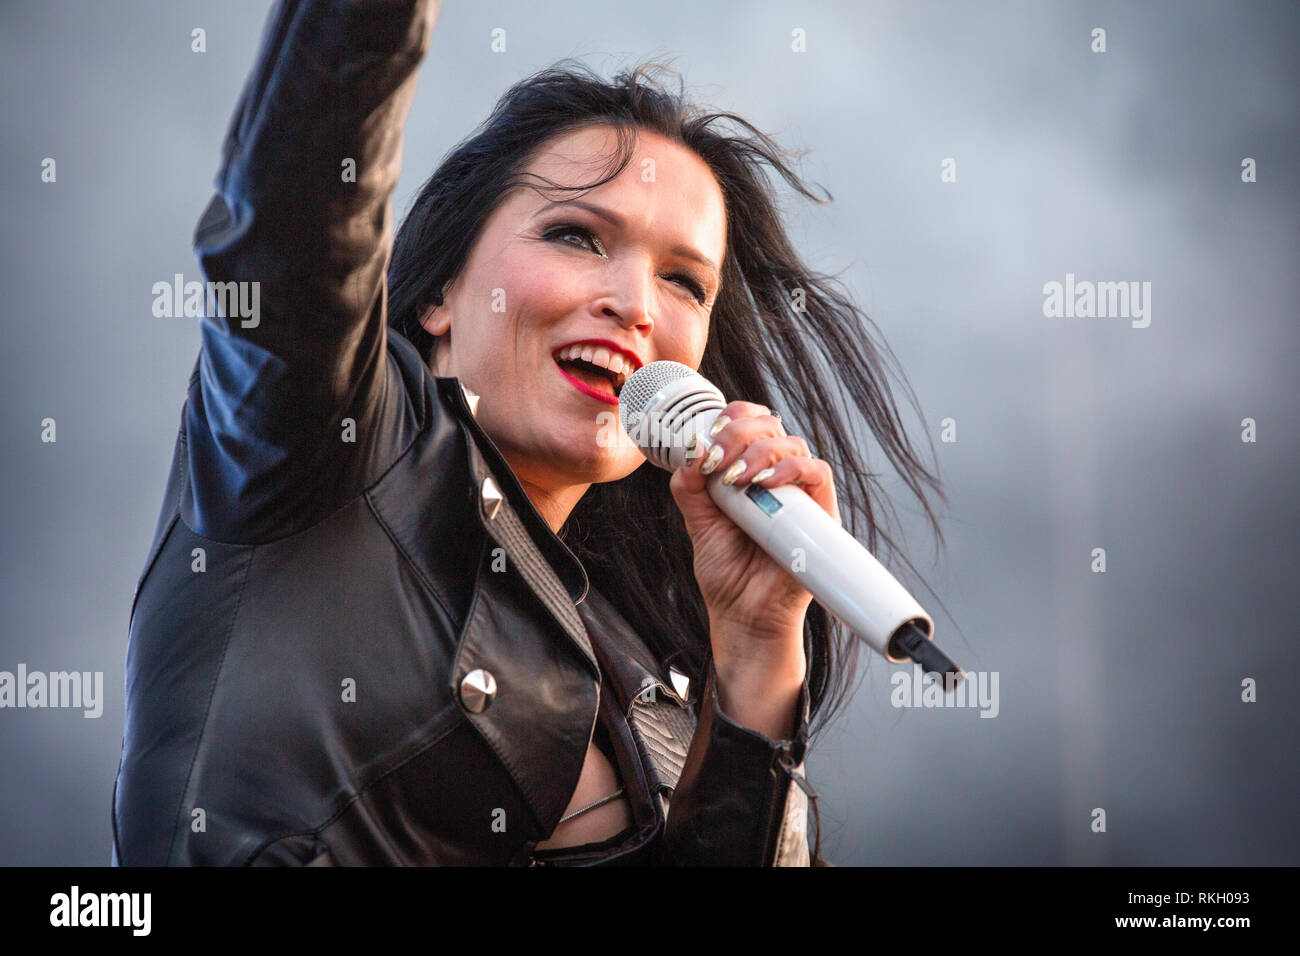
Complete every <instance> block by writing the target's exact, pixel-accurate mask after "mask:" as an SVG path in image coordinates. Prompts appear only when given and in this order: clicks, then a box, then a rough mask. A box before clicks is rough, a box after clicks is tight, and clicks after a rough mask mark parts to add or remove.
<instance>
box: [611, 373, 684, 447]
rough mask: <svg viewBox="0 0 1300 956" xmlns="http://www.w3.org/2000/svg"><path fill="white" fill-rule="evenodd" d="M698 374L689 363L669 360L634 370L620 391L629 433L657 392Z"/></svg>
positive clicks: (623, 415) (619, 401)
mask: <svg viewBox="0 0 1300 956" xmlns="http://www.w3.org/2000/svg"><path fill="white" fill-rule="evenodd" d="M697 374H699V373H697V372H696V371H695V369H693V368H691V367H690V366H689V365H683V364H682V363H681V362H669V361H667V360H660V361H658V362H650V363H649V364H647V365H642V366H641V367H640V368H639V369H637V370H636V371H635V372H633V373H632V375H631V376H630V377H629V378H628V380H627V381H626V382H624V383H623V388H622V389H621V390H620V391H619V393H618V408H619V413H620V416H621V417H622V419H623V427H624V428H625V429H627V431H628V434H631V433H632V427H633V426H634V425H635V424H636V422H637V421H638V420H639V419H640V418H641V416H642V414H644V412H645V409H646V406H647V405H649V404H650V399H652V398H654V396H655V393H656V392H658V391H659V390H660V389H661V388H663V387H664V386H665V385H667V384H668V383H669V382H675V381H677V380H678V379H680V378H687V377H688V376H691V375H697Z"/></svg>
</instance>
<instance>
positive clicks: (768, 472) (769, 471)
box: [749, 468, 776, 485]
mask: <svg viewBox="0 0 1300 956" xmlns="http://www.w3.org/2000/svg"><path fill="white" fill-rule="evenodd" d="M775 474H776V469H775V468H764V469H763V470H762V471H760V472H759V473H758V474H757V475H755V476H754V477H753V478H751V479H749V483H750V484H751V485H753V484H757V483H758V482H760V481H767V479H769V478H771V477H772V476H773V475H775Z"/></svg>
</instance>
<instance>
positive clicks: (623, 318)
mask: <svg viewBox="0 0 1300 956" xmlns="http://www.w3.org/2000/svg"><path fill="white" fill-rule="evenodd" d="M613 281H614V288H613V289H612V290H611V291H610V292H609V293H608V294H606V295H603V296H601V297H600V298H599V299H597V300H596V302H595V303H593V305H594V306H596V307H597V308H598V309H599V311H600V313H601V314H602V315H605V316H608V317H609V318H613V319H617V320H618V322H619V324H620V325H622V326H623V327H624V328H625V329H630V330H632V331H634V332H636V333H637V334H638V335H649V334H650V332H651V331H653V329H654V325H655V320H654V318H653V317H652V316H651V314H650V302H651V300H652V298H653V293H654V281H653V277H652V276H650V275H649V267H648V266H647V265H646V264H645V263H644V262H643V261H640V260H637V261H635V262H628V263H627V264H625V266H624V267H623V268H622V269H620V270H619V271H618V275H617V277H615V278H614V280H613Z"/></svg>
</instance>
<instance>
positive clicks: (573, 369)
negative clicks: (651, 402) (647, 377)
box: [552, 343, 636, 400]
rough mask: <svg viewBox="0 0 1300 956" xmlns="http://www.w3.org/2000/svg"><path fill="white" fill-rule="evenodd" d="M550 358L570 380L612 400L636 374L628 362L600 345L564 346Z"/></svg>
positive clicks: (631, 362) (623, 357)
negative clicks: (629, 378)
mask: <svg viewBox="0 0 1300 956" xmlns="http://www.w3.org/2000/svg"><path fill="white" fill-rule="evenodd" d="M552 358H554V359H555V363H556V364H557V365H559V366H560V370H561V371H562V372H564V374H565V375H567V376H568V377H569V378H570V379H574V380H575V381H576V382H577V383H580V384H582V385H585V386H586V387H587V388H589V389H592V390H594V391H596V392H598V393H600V395H603V396H606V397H612V398H614V399H615V400H617V398H618V394H619V392H621V391H622V390H623V385H624V384H625V383H626V382H627V380H628V377H629V376H630V375H631V374H632V373H633V372H634V371H636V363H635V362H633V361H632V359H630V358H627V357H626V356H624V355H621V354H620V353H618V352H615V351H614V350H613V349H610V348H607V347H605V346H603V345H591V344H590V343H587V344H582V343H579V344H577V345H569V346H565V347H564V348H562V349H557V350H556V351H555V352H554V353H553V354H552Z"/></svg>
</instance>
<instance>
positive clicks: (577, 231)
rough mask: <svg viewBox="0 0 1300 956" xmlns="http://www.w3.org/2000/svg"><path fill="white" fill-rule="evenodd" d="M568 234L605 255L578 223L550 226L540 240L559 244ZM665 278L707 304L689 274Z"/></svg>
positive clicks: (705, 294)
mask: <svg viewBox="0 0 1300 956" xmlns="http://www.w3.org/2000/svg"><path fill="white" fill-rule="evenodd" d="M570 233H572V234H574V235H581V236H585V237H586V238H587V239H588V240H589V241H590V243H591V246H590V248H591V249H592V251H594V252H596V254H597V255H600V256H605V255H606V252H605V246H604V244H603V243H602V242H601V241H600V237H599V236H597V235H596V234H595V233H593V232H592V231H591V230H590V229H588V228H587V227H586V226H583V225H579V224H578V223H574V222H560V223H556V224H555V225H552V226H547V227H545V228H544V229H543V230H542V238H543V239H547V240H551V241H554V242H560V241H563V240H562V239H561V238H560V237H562V236H565V235H568V234H570ZM566 244H567V245H571V246H572V245H575V243H572V242H569V243H566ZM665 278H668V279H677V280H681V281H680V283H679V284H680V285H681V286H682V287H683V288H684V289H686V290H687V291H688V292H689V293H690V294H691V297H692V298H694V299H695V301H696V302H698V303H699V304H700V305H705V304H707V302H708V292H707V291H706V290H705V287H704V284H703V283H702V282H700V281H699V280H698V279H696V278H695V277H694V276H692V275H691V274H690V273H689V272H674V273H672V274H670V275H668V276H666V277H665Z"/></svg>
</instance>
